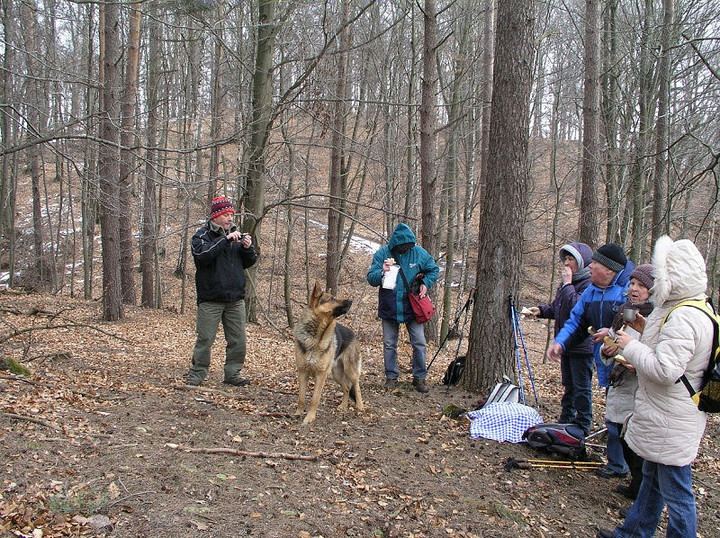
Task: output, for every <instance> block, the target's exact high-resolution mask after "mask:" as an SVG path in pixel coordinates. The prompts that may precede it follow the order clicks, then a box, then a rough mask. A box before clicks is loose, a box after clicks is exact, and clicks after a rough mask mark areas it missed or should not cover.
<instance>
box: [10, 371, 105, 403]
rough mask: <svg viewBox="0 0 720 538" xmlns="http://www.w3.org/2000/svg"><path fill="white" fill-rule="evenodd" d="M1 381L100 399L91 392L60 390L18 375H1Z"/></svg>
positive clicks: (55, 386)
mask: <svg viewBox="0 0 720 538" xmlns="http://www.w3.org/2000/svg"><path fill="white" fill-rule="evenodd" d="M0 379H5V380H7V381H21V382H23V383H28V384H30V385H34V386H36V387H42V388H46V389H54V390H57V391H60V390H69V391H70V392H72V393H73V394H77V395H78V396H85V397H86V398H98V397H99V396H98V395H97V394H90V393H89V392H82V391H79V390H75V389H71V388H68V387H62V388H60V387H58V386H57V385H50V384H48V383H41V382H39V381H33V380H32V379H26V378H24V377H22V376H18V375H15V376H14V375H0Z"/></svg>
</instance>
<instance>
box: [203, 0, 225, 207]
mask: <svg viewBox="0 0 720 538" xmlns="http://www.w3.org/2000/svg"><path fill="white" fill-rule="evenodd" d="M218 9H221V4H220V3H218ZM218 31H219V32H222V29H220V30H218ZM221 38H222V33H221V34H220V35H219V36H218V37H217V38H216V39H215V51H214V54H213V67H212V72H213V75H212V81H213V86H212V96H211V99H210V140H211V141H213V142H215V141H217V140H218V139H219V138H220V128H221V124H222V117H221V114H222V77H221V76H220V73H221V65H222V48H223V46H224V45H223V43H222V39H221ZM219 175H220V146H218V145H217V144H214V145H213V147H212V148H210V165H209V168H208V191H207V206H208V207H210V203H211V202H212V199H213V198H214V197H215V196H216V195H217V194H219V193H218V191H217V188H218V187H217V183H218V176H219Z"/></svg>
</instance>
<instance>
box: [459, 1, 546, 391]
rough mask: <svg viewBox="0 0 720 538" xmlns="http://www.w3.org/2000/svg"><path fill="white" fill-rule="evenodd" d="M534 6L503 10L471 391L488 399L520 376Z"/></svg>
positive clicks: (501, 6) (469, 365)
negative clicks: (516, 333)
mask: <svg viewBox="0 0 720 538" xmlns="http://www.w3.org/2000/svg"><path fill="white" fill-rule="evenodd" d="M534 19H535V10H534V4H533V3H532V2H526V1H525V0H503V1H502V2H499V3H498V10H497V37H496V41H495V43H496V47H495V79H494V83H493V102H492V112H491V116H490V133H491V135H490V145H489V156H490V159H489V162H488V174H487V181H488V186H487V194H486V197H485V212H486V213H485V214H486V215H493V216H495V218H493V219H492V221H490V219H483V223H482V225H481V228H480V235H479V242H480V251H479V259H478V266H477V283H478V289H477V300H476V301H475V302H474V306H473V317H472V323H471V327H470V336H469V348H468V354H467V357H468V360H467V362H466V370H465V375H464V377H463V386H464V387H465V388H466V389H469V390H473V391H484V390H487V389H488V388H490V387H491V386H492V385H494V384H495V383H496V382H497V380H499V379H500V378H501V376H502V375H503V374H509V373H510V372H511V371H512V370H513V356H514V355H513V349H514V346H513V342H514V339H513V330H512V324H511V321H510V315H509V304H508V297H509V296H511V295H513V296H514V295H516V294H517V293H518V290H519V288H520V271H517V270H512V268H518V267H522V258H523V248H522V247H523V228H524V223H525V214H526V212H527V183H528V162H527V155H528V141H529V120H530V117H529V116H530V109H529V107H530V104H529V103H530V89H531V86H532V61H533V42H534V40H533V23H534Z"/></svg>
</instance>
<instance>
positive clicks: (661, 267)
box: [597, 236, 713, 538]
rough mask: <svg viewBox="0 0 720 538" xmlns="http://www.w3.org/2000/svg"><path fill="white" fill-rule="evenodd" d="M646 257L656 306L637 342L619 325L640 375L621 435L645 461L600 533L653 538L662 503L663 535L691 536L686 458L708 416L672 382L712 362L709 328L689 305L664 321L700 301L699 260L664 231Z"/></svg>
mask: <svg viewBox="0 0 720 538" xmlns="http://www.w3.org/2000/svg"><path fill="white" fill-rule="evenodd" d="M652 263H653V271H654V275H655V285H654V287H653V289H652V291H653V294H652V298H651V300H652V302H653V303H655V309H654V310H653V311H652V313H651V314H650V315H648V317H647V319H643V318H642V317H641V316H640V317H639V323H638V324H637V325H636V326H635V328H636V329H638V330H639V331H640V332H642V336H641V338H640V340H639V341H638V340H635V339H634V338H632V337H631V336H630V335H629V334H627V333H624V332H623V331H620V333H619V336H618V339H617V343H618V346H619V347H620V348H621V349H623V352H622V354H623V356H624V357H625V359H627V361H628V362H629V363H630V364H632V365H633V366H634V367H635V370H636V372H637V376H638V384H639V386H638V391H637V393H636V395H635V410H634V412H633V415H632V416H631V417H630V419H629V422H628V428H627V433H626V435H625V440H626V441H627V444H628V445H629V446H630V448H631V449H632V450H633V451H634V452H635V453H637V454H638V455H640V456H641V457H642V458H643V459H644V460H645V464H644V465H643V481H642V485H641V487H640V491H639V493H638V497H637V499H636V500H635V503H634V504H633V505H632V507H631V508H630V511H629V512H628V514H627V517H626V519H625V522H624V523H623V524H622V525H621V526H619V527H617V528H616V529H615V530H614V531H607V530H602V529H601V530H599V531H598V533H597V536H598V537H601V538H607V537H611V536H616V537H630V536H632V537H646V536H647V537H650V536H653V535H654V534H655V531H656V530H657V526H658V524H659V522H660V517H661V515H662V511H663V507H664V506H665V505H667V507H668V527H667V536H678V537H692V538H695V536H696V534H697V513H696V507H695V496H694V494H693V489H692V471H691V463H692V462H693V460H694V459H695V457H696V456H697V452H698V447H699V445H700V439H701V437H702V435H703V433H704V431H705V423H706V420H707V415H706V414H705V413H704V412H702V411H700V410H698V408H697V406H696V405H695V403H694V402H693V400H692V399H691V397H690V394H689V392H688V390H687V388H685V386H684V385H683V383H678V382H677V381H678V379H679V378H680V377H681V376H682V375H683V374H684V375H685V376H686V377H687V379H688V381H689V382H690V383H691V384H692V385H693V386H694V387H696V388H699V385H700V384H701V380H702V376H703V373H704V371H705V370H706V368H707V366H708V363H709V360H710V351H711V348H712V340H713V326H712V322H711V321H710V319H709V318H708V317H707V315H705V314H704V313H703V312H701V311H700V310H698V309H696V308H693V307H680V308H677V309H676V310H674V311H673V312H672V314H671V315H670V316H669V317H668V318H667V321H666V322H665V323H664V324H663V323H662V322H663V319H664V318H665V316H666V315H667V313H668V312H669V311H670V309H672V307H673V306H675V305H676V304H678V303H679V302H681V301H685V300H688V299H702V300H704V299H705V297H706V295H705V291H706V288H707V275H706V272H705V260H704V259H703V257H702V255H701V254H700V252H699V251H698V249H697V247H696V246H695V245H694V244H693V243H692V242H691V241H689V240H687V239H682V240H679V241H673V240H672V239H670V238H669V237H667V236H664V237H661V238H660V239H658V241H657V243H656V244H655V251H654V253H653V259H652ZM643 323H644V327H643V326H642V325H643ZM661 325H662V326H661Z"/></svg>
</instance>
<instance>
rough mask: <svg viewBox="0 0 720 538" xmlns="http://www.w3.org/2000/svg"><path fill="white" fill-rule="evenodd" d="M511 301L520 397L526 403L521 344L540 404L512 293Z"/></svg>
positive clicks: (536, 400) (532, 384) (536, 398)
mask: <svg viewBox="0 0 720 538" xmlns="http://www.w3.org/2000/svg"><path fill="white" fill-rule="evenodd" d="M508 299H509V301H510V319H511V320H512V325H513V339H514V341H515V361H516V364H517V371H518V386H519V387H520V397H521V398H522V403H523V405H525V388H524V386H523V378H522V361H521V360H520V345H522V351H523V355H524V356H525V366H526V367H527V371H528V377H529V378H530V385H531V386H532V390H533V395H534V396H535V405H536V406H537V405H538V404H539V402H538V396H537V390H535V379H533V374H532V368H531V367H530V359H529V358H528V354H527V348H526V347H525V338H524V337H523V332H522V327H520V315H519V314H518V311H517V308H515V298H514V297H513V296H512V295H509V296H508Z"/></svg>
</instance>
